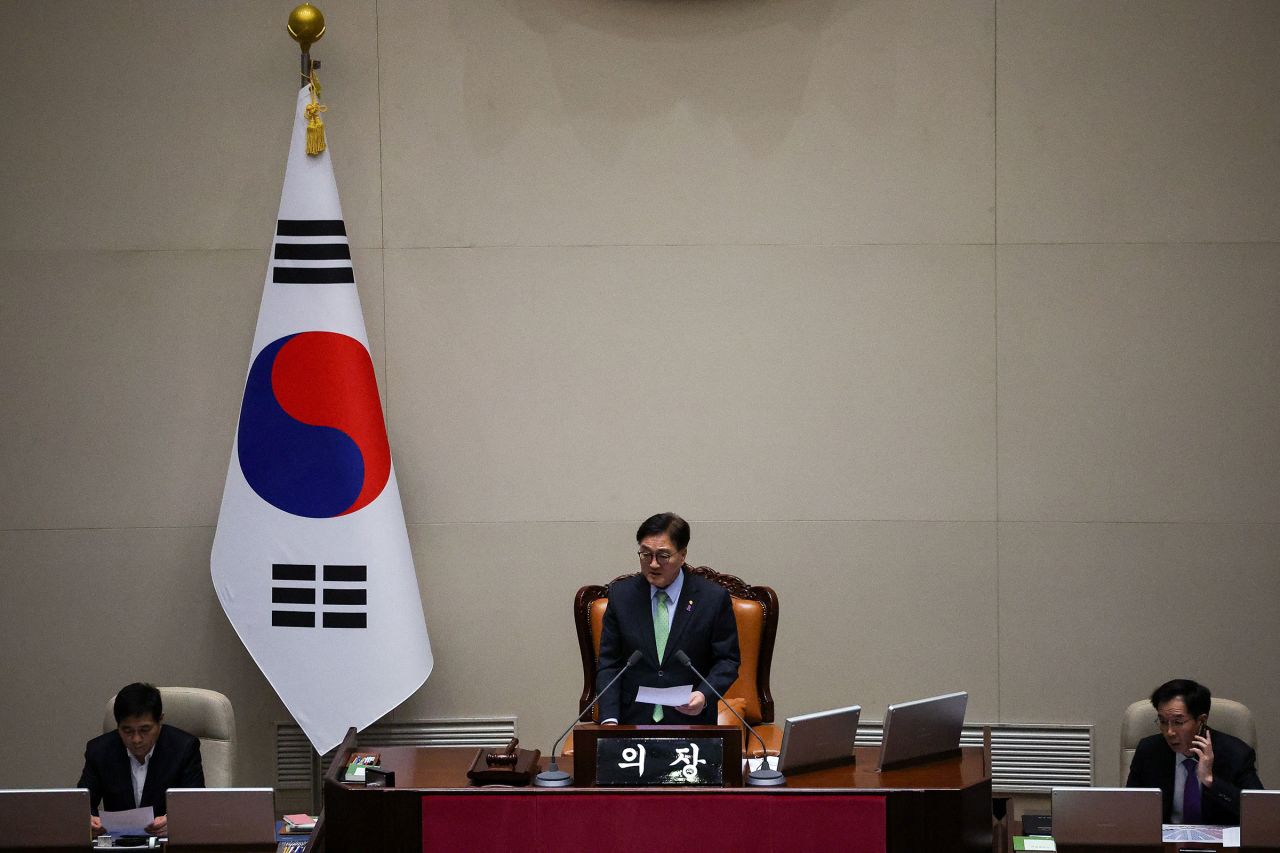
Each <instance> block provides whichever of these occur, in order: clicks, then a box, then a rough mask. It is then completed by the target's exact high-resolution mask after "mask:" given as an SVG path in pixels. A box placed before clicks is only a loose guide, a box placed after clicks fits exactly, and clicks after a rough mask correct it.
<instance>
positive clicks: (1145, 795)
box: [1052, 788, 1161, 850]
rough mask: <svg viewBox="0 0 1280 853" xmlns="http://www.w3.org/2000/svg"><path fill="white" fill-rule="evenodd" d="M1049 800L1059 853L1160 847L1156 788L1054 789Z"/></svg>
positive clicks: (1055, 841) (1158, 798) (1054, 839)
mask: <svg viewBox="0 0 1280 853" xmlns="http://www.w3.org/2000/svg"><path fill="white" fill-rule="evenodd" d="M1052 798H1053V841H1054V844H1056V845H1057V847H1058V849H1059V850H1061V849H1062V848H1063V847H1097V848H1105V849H1114V848H1123V847H1151V846H1152V845H1155V846H1156V847H1159V846H1160V843H1161V826H1160V810H1161V802H1160V789H1159V788H1054V789H1053V793H1052Z"/></svg>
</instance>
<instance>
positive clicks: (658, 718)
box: [653, 589, 671, 723]
mask: <svg viewBox="0 0 1280 853" xmlns="http://www.w3.org/2000/svg"><path fill="white" fill-rule="evenodd" d="M670 600H671V599H669V598H667V591H666V590H665V589H660V590H658V611H657V612H656V613H655V614H653V638H654V640H655V641H656V643H657V646H658V662H659V663H661V662H662V653H663V652H665V651H666V650H667V635H668V634H670V633H671V614H670V613H668V612H667V602H668V601H670ZM653 721H654V722H655V723H660V722H662V706H661V705H654V706H653Z"/></svg>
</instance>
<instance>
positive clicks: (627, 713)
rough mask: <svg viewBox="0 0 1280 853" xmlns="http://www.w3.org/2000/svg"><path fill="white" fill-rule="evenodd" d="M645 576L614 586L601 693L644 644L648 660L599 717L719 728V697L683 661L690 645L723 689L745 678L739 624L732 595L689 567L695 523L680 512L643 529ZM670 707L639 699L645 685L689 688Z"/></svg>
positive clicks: (605, 700)
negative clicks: (680, 659) (679, 655)
mask: <svg viewBox="0 0 1280 853" xmlns="http://www.w3.org/2000/svg"><path fill="white" fill-rule="evenodd" d="M636 542H637V544H638V545H639V546H640V547H639V550H638V551H637V553H638V554H639V555H640V573H639V574H638V575H634V576H632V577H628V578H626V579H624V580H621V581H618V582H617V583H614V584H611V585H610V587H609V604H608V606H607V607H606V608H605V611H604V627H603V630H602V632H601V635H600V663H599V667H598V668H597V671H596V690H597V692H598V691H600V690H602V689H603V688H604V687H605V685H607V684H608V683H609V682H610V680H612V679H613V677H614V676H615V675H617V674H618V671H619V670H620V669H622V667H623V665H624V664H625V663H626V661H627V658H629V657H630V656H631V653H632V652H634V651H635V650H637V649H639V650H640V652H641V653H642V655H643V659H642V660H641V661H640V662H639V663H637V664H636V665H635V666H633V667H631V669H629V670H627V673H626V675H624V676H623V677H622V680H621V681H619V682H618V683H617V684H615V685H614V686H613V687H612V688H610V689H609V690H608V691H606V692H604V693H603V694H600V721H601V722H603V723H606V724H609V723H619V722H621V723H626V724H628V725H640V724H652V723H662V724H665V725H714V724H715V722H716V698H715V695H714V694H713V693H712V692H711V691H710V690H708V689H707V687H706V686H705V685H704V684H703V683H702V681H701V680H700V679H699V678H698V676H697V675H695V674H694V673H693V670H692V669H691V668H690V667H689V666H686V665H682V664H680V663H679V662H677V661H676V658H675V654H676V652H677V651H679V650H683V651H684V653H685V654H687V655H688V656H689V661H690V663H691V664H692V666H693V667H694V668H696V669H697V670H698V672H701V673H702V674H703V675H704V676H706V678H707V681H708V682H709V683H711V684H712V685H714V686H715V688H716V690H719V691H720V692H721V693H723V692H724V691H726V690H728V689H729V685H731V684H733V682H734V681H735V680H736V679H737V678H738V662H739V652H738V625H737V622H736V621H735V620H734V618H733V604H732V601H731V599H730V597H729V593H728V592H726V591H725V590H724V588H723V587H721V586H720V585H718V584H715V583H712V582H711V581H708V580H705V579H704V578H701V577H698V576H697V575H694V574H690V573H689V572H687V571H685V568H686V567H685V556H686V552H687V550H688V547H689V524H688V522H686V521H685V520H684V519H683V518H681V517H680V516H678V515H675V514H674V513H670V512H665V513H661V514H660V515H655V516H653V517H651V518H649V519H647V520H646V521H645V522H644V523H643V524H641V525H640V529H639V530H637V531H636ZM690 685H691V689H690V692H689V696H688V699H687V700H686V701H684V702H683V703H682V704H677V705H673V706H670V707H667V706H664V705H653V704H650V703H647V702H638V701H637V700H636V692H637V691H638V690H639V688H640V687H642V686H643V687H681V686H690Z"/></svg>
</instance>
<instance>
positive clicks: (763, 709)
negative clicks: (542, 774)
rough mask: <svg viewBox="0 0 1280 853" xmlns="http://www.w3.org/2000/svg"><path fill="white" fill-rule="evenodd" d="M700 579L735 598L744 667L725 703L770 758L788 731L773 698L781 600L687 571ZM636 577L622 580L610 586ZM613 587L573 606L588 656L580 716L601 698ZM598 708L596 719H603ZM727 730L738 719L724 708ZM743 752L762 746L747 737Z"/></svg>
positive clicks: (588, 593) (765, 590) (727, 578)
mask: <svg viewBox="0 0 1280 853" xmlns="http://www.w3.org/2000/svg"><path fill="white" fill-rule="evenodd" d="M686 568H688V569H689V571H690V572H692V573H693V574H695V575H699V576H700V577H703V578H706V579H707V580H709V581H713V582H714V583H718V584H720V586H722V587H724V588H725V589H726V590H728V591H729V595H730V596H731V597H732V598H733V615H734V618H735V619H736V620H737V623H738V646H739V648H740V652H741V655H742V662H741V664H740V665H739V666H738V680H737V681H735V682H733V684H732V685H730V686H729V689H728V690H727V691H725V694H724V695H725V698H726V699H728V700H729V701H730V702H731V703H732V704H733V707H734V708H735V709H736V710H737V711H738V713H739V714H741V715H742V716H743V717H745V718H746V720H747V722H748V723H750V724H751V727H752V728H754V729H755V730H756V732H758V733H759V735H760V737H761V738H763V739H764V742H765V746H766V748H767V749H768V751H769V754H770V755H777V754H778V750H779V749H781V748H782V731H781V729H779V728H777V727H776V726H774V725H772V723H773V694H771V693H770V692H769V668H770V666H771V664H772V663H773V641H774V638H775V637H776V636H777V634H778V594H777V593H775V592H774V591H773V590H772V589H771V588H769V587H767V586H751V585H750V584H748V583H747V582H746V581H744V580H742V578H739V577H735V576H733V575H727V574H721V573H720V572H717V571H715V570H713V569H711V568H708V567H707V566H696V567H695V566H687V567H686ZM629 577H634V575H622V576H620V577H617V578H614V579H613V580H612V581H611V582H610V583H617V582H618V581H621V580H626V579H627V578H629ZM608 595H609V587H608V586H607V585H606V586H599V585H591V586H584V587H582V588H581V589H579V590H578V594H577V595H576V596H575V597H574V600H573V621H574V623H575V624H576V626H577V630H578V649H579V650H580V651H581V653H582V696H581V697H580V698H579V699H578V710H579V711H582V710H584V709H585V708H586V707H587V705H589V704H590V703H591V702H592V700H594V699H595V696H596V666H597V663H598V661H599V657H600V632H601V630H603V627H604V611H605V607H606V606H607V605H608V603H609V601H608ZM598 711H599V709H598V708H593V709H592V711H591V719H592V720H597V719H599V713H598ZM719 712H720V715H719V720H718V722H719V723H720V724H721V725H733V724H735V723H737V722H738V721H737V718H736V717H734V716H733V714H732V713H731V712H730V711H729V710H728V709H726V708H725V707H724V703H723V702H721V703H719ZM743 752H744V753H745V754H747V755H751V756H756V757H758V756H759V754H760V745H759V743H757V742H756V740H755V739H754V738H751V737H750V736H749V735H747V733H746V732H745V731H744V732H743ZM564 754H565V755H572V754H573V736H572V735H570V737H569V739H568V740H567V741H565V747H564Z"/></svg>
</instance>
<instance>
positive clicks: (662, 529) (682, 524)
mask: <svg viewBox="0 0 1280 853" xmlns="http://www.w3.org/2000/svg"><path fill="white" fill-rule="evenodd" d="M664 533H665V534H666V535H667V536H669V537H671V544H673V545H675V546H676V550H677V551H683V550H684V549H685V548H688V547H689V522H687V521H685V520H684V519H683V518H681V517H680V516H678V515H676V514H675V513H674V512H660V513H658V514H657V515H651V516H649V517H648V518H646V519H645V520H644V521H643V522H641V524H640V529H639V530H637V531H636V541H637V542H639V541H640V540H642V539H648V538H649V537H650V536H660V535H662V534H664Z"/></svg>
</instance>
